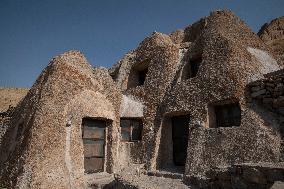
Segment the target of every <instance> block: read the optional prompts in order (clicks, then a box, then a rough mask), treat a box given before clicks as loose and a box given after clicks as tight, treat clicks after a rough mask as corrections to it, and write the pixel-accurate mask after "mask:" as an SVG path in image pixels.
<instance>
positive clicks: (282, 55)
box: [258, 16, 284, 66]
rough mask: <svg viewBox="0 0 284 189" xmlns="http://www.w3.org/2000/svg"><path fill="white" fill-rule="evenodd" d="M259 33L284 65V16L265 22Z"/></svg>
mask: <svg viewBox="0 0 284 189" xmlns="http://www.w3.org/2000/svg"><path fill="white" fill-rule="evenodd" d="M258 35H259V37H260V38H261V39H262V40H263V41H264V42H265V43H266V44H267V45H269V46H270V47H271V48H272V50H273V52H274V53H275V55H276V56H277V59H278V61H279V62H280V64H282V66H284V16H282V17H279V18H276V19H274V20H272V21H271V22H270V23H266V24H264V25H263V26H262V27H261V29H260V30H259V32H258Z"/></svg>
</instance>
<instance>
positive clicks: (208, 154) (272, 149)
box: [0, 11, 284, 188]
mask: <svg viewBox="0 0 284 189" xmlns="http://www.w3.org/2000/svg"><path fill="white" fill-rule="evenodd" d="M283 78H284V71H283V63H282V62H281V61H280V60H279V59H278V57H277V56H276V55H274V52H273V50H272V49H271V48H270V47H269V46H268V45H267V44H266V43H265V42H264V41H263V40H262V39H261V38H260V37H259V36H258V35H257V34H255V33H254V32H252V30H251V29H250V28H249V27H248V26H247V25H246V24H245V23H244V22H243V21H242V20H241V19H240V18H238V17H237V16H235V15H234V14H233V13H231V12H230V11H214V12H212V13H210V15H209V16H207V17H204V18H202V19H200V20H199V21H198V22H196V23H194V24H192V25H191V26H188V27H186V28H185V29H183V30H177V31H175V32H173V33H171V34H168V35H166V34H162V33H158V32H153V33H152V34H151V35H150V36H149V37H147V38H145V39H144V40H143V41H142V42H141V43H140V44H139V46H138V47H137V48H136V49H134V50H132V51H130V52H128V53H127V54H125V55H124V56H123V58H122V59H121V60H119V61H118V62H117V63H116V64H115V65H114V66H113V67H112V68H110V69H109V70H108V69H106V68H102V67H96V68H94V67H92V66H91V65H90V64H89V63H88V62H87V60H86V58H85V57H84V55H83V54H82V53H80V52H79V51H68V52H65V53H63V54H61V55H58V56H56V57H54V58H53V59H52V60H51V62H50V63H49V65H48V66H47V67H46V68H45V69H44V70H43V71H42V73H41V74H40V76H39V77H38V78H37V80H36V82H35V83H34V85H33V86H32V88H31V89H30V90H29V92H28V93H27V95H26V96H25V97H24V98H23V99H22V100H21V101H20V102H19V104H18V105H17V107H16V108H15V109H14V111H13V114H12V116H11V120H10V122H9V127H8V129H7V131H6V133H5V135H4V136H3V138H2V143H1V148H0V154H1V157H0V163H1V164H0V167H1V171H0V174H1V175H0V181H1V182H0V183H1V184H2V185H3V186H8V188H84V187H85V185H86V175H92V174H94V173H98V172H106V173H109V174H115V175H123V172H127V171H129V172H131V171H134V173H133V174H137V172H139V171H141V174H146V175H152V176H155V175H156V176H157V175H159V174H163V173H165V174H166V175H168V176H169V177H171V176H172V177H175V176H176V177H179V176H180V175H181V178H182V180H183V182H184V183H190V184H196V185H199V186H203V187H204V188H206V186H207V187H209V185H210V182H211V181H212V182H215V183H214V184H219V185H220V183H218V182H221V181H220V180H222V179H225V178H221V176H220V174H218V173H219V172H220V169H221V168H223V169H226V170H227V174H228V175H229V177H232V178H236V175H237V176H238V175H239V177H238V178H240V179H242V178H243V177H242V176H241V174H245V172H246V171H247V170H248V169H250V168H251V167H250V166H252V167H253V166H254V167H253V170H254V171H257V173H261V174H266V173H267V171H263V170H261V169H262V168H263V169H265V170H273V171H276V172H277V171H278V172H279V171H280V172H279V173H278V172H277V176H278V177H279V175H280V177H281V174H282V176H283V170H284V169H283V166H282V168H281V169H280V168H279V167H278V168H277V167H275V166H274V167H273V165H275V164H281V162H282V161H283V158H284V157H283V142H282V138H283V133H284V132H283V130H284V129H283V124H284V122H283V120H284V119H283V115H284V109H283V106H284V99H283V98H284V97H283V96H284V89H283V86H284V85H283V81H284V79H283ZM259 164H261V165H265V164H269V165H271V167H268V168H267V167H265V166H262V167H261V166H259V167H260V168H257V167H258V165H259ZM230 170H231V171H230ZM232 170H233V171H232ZM218 171H219V172H218ZM281 171H282V172H281ZM221 172H222V171H221ZM224 172H226V171H224V170H223V173H224ZM224 174H225V173H224ZM216 178H217V179H216ZM265 178H268V177H267V176H265ZM269 178H270V177H269ZM214 179H215V180H214ZM243 179H244V180H245V179H246V178H243ZM280 179H281V178H280ZM282 179H283V178H282ZM276 180H277V179H276ZM278 180H279V179H278ZM254 181H255V180H253V181H252V182H254ZM225 182H226V180H224V181H222V183H225ZM244 182H249V181H244ZM255 182H256V183H254V184H260V185H259V186H264V185H265V186H268V185H269V182H273V181H269V179H267V180H266V181H265V183H262V180H260V181H259V180H257V181H255ZM249 184H250V183H248V185H249ZM264 188H265V187H264Z"/></svg>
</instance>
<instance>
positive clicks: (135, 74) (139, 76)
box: [127, 60, 150, 89]
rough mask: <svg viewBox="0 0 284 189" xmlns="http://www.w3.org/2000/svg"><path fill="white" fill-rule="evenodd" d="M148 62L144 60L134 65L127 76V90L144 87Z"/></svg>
mask: <svg viewBox="0 0 284 189" xmlns="http://www.w3.org/2000/svg"><path fill="white" fill-rule="evenodd" d="M149 63H150V61H149V60H145V61H143V62H139V63H137V64H135V65H134V66H133V67H132V69H131V71H130V74H129V77H128V84H127V88H128V89H129V88H133V87H137V86H141V85H144V83H145V81H146V76H147V73H148V66H149Z"/></svg>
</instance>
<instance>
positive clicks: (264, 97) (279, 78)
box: [248, 69, 284, 136]
mask: <svg viewBox="0 0 284 189" xmlns="http://www.w3.org/2000/svg"><path fill="white" fill-rule="evenodd" d="M248 93H249V94H248V101H250V102H253V101H255V102H257V103H259V104H261V105H263V106H264V107H265V108H267V109H268V110H270V111H272V112H275V113H276V114H278V115H279V122H280V124H281V125H284V69H282V70H279V71H276V72H272V73H270V74H267V75H265V79H262V80H258V81H255V82H252V83H250V84H249V85H248ZM280 129H282V130H281V133H282V136H284V128H283V127H281V128H280Z"/></svg>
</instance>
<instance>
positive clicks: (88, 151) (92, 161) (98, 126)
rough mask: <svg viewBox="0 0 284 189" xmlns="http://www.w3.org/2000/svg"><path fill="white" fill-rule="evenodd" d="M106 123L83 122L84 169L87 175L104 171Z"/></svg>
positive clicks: (97, 121) (96, 121)
mask: <svg viewBox="0 0 284 189" xmlns="http://www.w3.org/2000/svg"><path fill="white" fill-rule="evenodd" d="M105 129H106V122H105V121H102V120H94V119H84V120H83V143H84V167H85V172H86V173H95V172H101V171H103V170H104V155H105Z"/></svg>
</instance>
